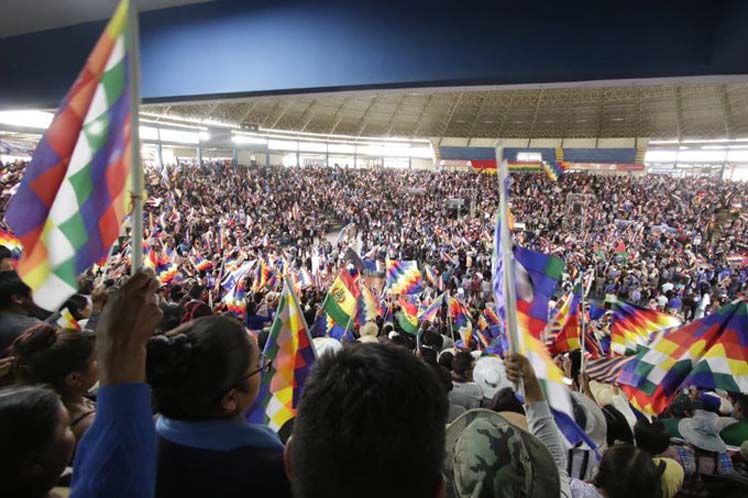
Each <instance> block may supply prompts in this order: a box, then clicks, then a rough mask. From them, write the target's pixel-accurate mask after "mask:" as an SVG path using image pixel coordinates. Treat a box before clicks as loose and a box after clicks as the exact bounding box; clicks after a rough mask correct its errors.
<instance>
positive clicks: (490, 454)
mask: <svg viewBox="0 0 748 498" xmlns="http://www.w3.org/2000/svg"><path fill="white" fill-rule="evenodd" d="M445 444H446V456H445V462H444V469H445V473H446V475H447V477H446V478H447V481H448V483H449V485H450V486H451V487H452V490H453V492H454V496H455V497H458V498H463V497H464V498H468V497H473V496H494V497H496V498H503V497H507V498H509V497H520V496H522V497H527V498H557V497H558V496H559V493H560V479H559V475H558V469H557V468H556V465H555V463H554V461H553V457H552V456H551V454H550V452H549V451H548V449H547V448H546V447H545V445H544V444H543V443H542V442H541V441H540V440H539V439H537V438H536V437H535V436H533V435H532V434H530V433H529V432H527V431H525V430H523V429H521V428H520V427H518V426H516V425H514V424H512V423H511V422H510V421H509V420H507V419H506V418H505V417H503V416H501V415H500V414H498V413H496V412H493V411H491V410H485V409H482V408H477V409H474V410H469V411H467V412H465V413H463V414H462V415H460V416H459V417H457V418H456V419H455V420H454V421H453V422H452V423H451V424H449V425H448V426H447V435H446V443H445Z"/></svg>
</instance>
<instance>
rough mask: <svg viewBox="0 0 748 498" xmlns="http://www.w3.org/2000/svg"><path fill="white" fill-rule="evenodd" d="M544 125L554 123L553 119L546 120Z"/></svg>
mask: <svg viewBox="0 0 748 498" xmlns="http://www.w3.org/2000/svg"><path fill="white" fill-rule="evenodd" d="M543 123H553V120H552V119H546V120H545V121H543Z"/></svg>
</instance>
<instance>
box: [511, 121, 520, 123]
mask: <svg viewBox="0 0 748 498" xmlns="http://www.w3.org/2000/svg"><path fill="white" fill-rule="evenodd" d="M512 123H513V124H522V121H512Z"/></svg>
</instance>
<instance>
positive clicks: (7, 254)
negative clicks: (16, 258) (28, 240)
mask: <svg viewBox="0 0 748 498" xmlns="http://www.w3.org/2000/svg"><path fill="white" fill-rule="evenodd" d="M14 269H15V263H14V262H13V253H12V252H11V251H10V249H8V248H7V247H5V246H3V245H0V271H6V270H14Z"/></svg>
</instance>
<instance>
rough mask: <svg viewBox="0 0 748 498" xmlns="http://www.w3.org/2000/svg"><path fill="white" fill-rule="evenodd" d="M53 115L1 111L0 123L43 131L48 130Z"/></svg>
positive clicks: (43, 112)
mask: <svg viewBox="0 0 748 498" xmlns="http://www.w3.org/2000/svg"><path fill="white" fill-rule="evenodd" d="M54 116H55V115H54V114H52V113H51V112H45V111H2V112H0V123H2V124H7V125H11V126H24V127H27V128H37V129H40V130H44V129H46V128H49V125H50V124H52V119H54Z"/></svg>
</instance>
